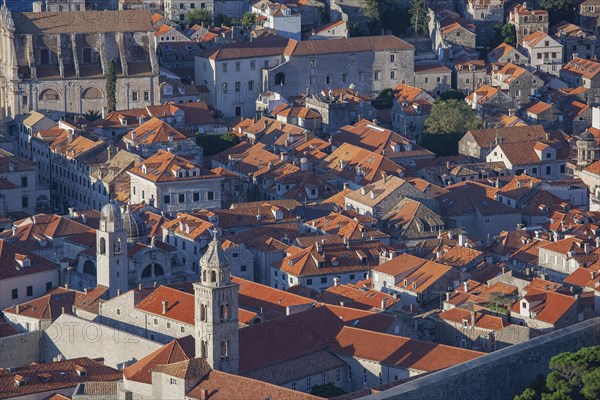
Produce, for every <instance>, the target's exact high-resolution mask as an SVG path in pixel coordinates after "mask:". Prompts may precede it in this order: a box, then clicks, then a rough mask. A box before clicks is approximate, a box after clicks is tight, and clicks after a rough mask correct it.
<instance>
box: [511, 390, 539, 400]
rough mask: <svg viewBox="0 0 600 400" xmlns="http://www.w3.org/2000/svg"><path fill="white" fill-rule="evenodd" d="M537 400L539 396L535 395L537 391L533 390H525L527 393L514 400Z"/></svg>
mask: <svg viewBox="0 0 600 400" xmlns="http://www.w3.org/2000/svg"><path fill="white" fill-rule="evenodd" d="M536 399H537V395H536V393H535V390H533V389H532V388H527V389H525V391H524V392H523V393H521V394H518V395H516V396H515V398H514V400H536Z"/></svg>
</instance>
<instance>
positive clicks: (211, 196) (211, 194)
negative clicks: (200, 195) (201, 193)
mask: <svg viewBox="0 0 600 400" xmlns="http://www.w3.org/2000/svg"><path fill="white" fill-rule="evenodd" d="M206 199H207V200H214V199H215V192H212V191H211V192H207V193H206Z"/></svg>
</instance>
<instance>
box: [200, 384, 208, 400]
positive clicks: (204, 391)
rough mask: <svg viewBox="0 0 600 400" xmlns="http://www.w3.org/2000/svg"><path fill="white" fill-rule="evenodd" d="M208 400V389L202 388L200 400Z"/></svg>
mask: <svg viewBox="0 0 600 400" xmlns="http://www.w3.org/2000/svg"><path fill="white" fill-rule="evenodd" d="M207 399H208V389H207V388H205V387H203V388H201V389H200V400H207Z"/></svg>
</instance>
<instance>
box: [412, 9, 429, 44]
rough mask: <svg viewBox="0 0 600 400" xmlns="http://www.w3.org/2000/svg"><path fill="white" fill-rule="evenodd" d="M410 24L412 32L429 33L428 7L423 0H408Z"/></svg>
mask: <svg viewBox="0 0 600 400" xmlns="http://www.w3.org/2000/svg"><path fill="white" fill-rule="evenodd" d="M408 13H409V14H410V24H411V25H412V28H413V31H414V33H416V34H418V33H421V34H422V35H426V36H428V35H429V7H427V3H426V2H425V0H410V9H409V10H408Z"/></svg>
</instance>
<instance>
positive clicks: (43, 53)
mask: <svg viewBox="0 0 600 400" xmlns="http://www.w3.org/2000/svg"><path fill="white" fill-rule="evenodd" d="M40 64H42V65H48V64H50V49H41V50H40Z"/></svg>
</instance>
